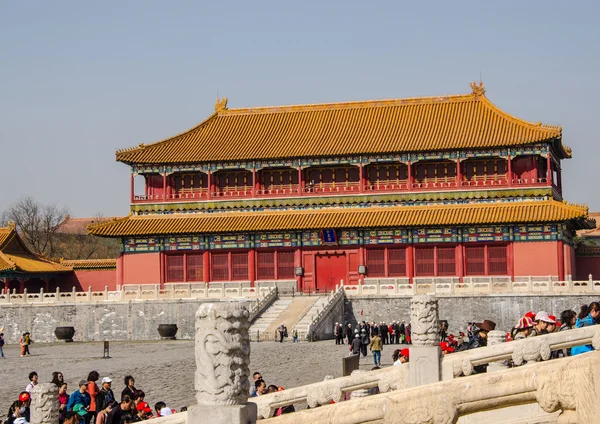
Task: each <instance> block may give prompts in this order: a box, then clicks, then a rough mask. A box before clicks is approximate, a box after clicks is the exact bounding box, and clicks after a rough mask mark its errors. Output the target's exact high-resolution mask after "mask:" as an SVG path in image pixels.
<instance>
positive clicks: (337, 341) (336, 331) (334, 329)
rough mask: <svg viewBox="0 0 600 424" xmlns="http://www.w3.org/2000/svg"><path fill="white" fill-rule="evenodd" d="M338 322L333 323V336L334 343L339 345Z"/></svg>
mask: <svg viewBox="0 0 600 424" xmlns="http://www.w3.org/2000/svg"><path fill="white" fill-rule="evenodd" d="M340 333H341V331H340V324H339V323H337V322H336V323H335V325H334V326H333V337H334V338H335V344H336V345H339V344H340Z"/></svg>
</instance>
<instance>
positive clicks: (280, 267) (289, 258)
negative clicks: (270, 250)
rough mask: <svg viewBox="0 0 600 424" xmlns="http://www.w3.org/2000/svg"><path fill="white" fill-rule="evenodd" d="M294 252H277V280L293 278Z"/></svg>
mask: <svg viewBox="0 0 600 424" xmlns="http://www.w3.org/2000/svg"><path fill="white" fill-rule="evenodd" d="M294 271H295V267H294V252H277V278H278V279H280V280H281V279H284V278H294V277H295V273H294Z"/></svg>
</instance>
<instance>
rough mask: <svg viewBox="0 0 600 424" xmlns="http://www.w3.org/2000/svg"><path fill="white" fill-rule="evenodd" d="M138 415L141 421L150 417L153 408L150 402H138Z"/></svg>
mask: <svg viewBox="0 0 600 424" xmlns="http://www.w3.org/2000/svg"><path fill="white" fill-rule="evenodd" d="M135 409H136V411H137V416H138V418H139V419H140V421H143V420H146V419H148V418H149V417H150V416H151V415H152V409H151V408H150V406H149V405H148V403H146V402H144V401H142V402H138V404H137V406H136V408H135Z"/></svg>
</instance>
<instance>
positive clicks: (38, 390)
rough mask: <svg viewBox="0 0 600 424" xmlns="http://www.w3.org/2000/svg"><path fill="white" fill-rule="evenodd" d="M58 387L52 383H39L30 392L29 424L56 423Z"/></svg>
mask: <svg viewBox="0 0 600 424" xmlns="http://www.w3.org/2000/svg"><path fill="white" fill-rule="evenodd" d="M57 398H58V387H56V384H54V383H40V384H38V385H37V386H35V387H34V388H33V391H32V392H31V421H30V422H31V424H55V423H57V422H58V414H59V404H58V402H57V401H56V399H57Z"/></svg>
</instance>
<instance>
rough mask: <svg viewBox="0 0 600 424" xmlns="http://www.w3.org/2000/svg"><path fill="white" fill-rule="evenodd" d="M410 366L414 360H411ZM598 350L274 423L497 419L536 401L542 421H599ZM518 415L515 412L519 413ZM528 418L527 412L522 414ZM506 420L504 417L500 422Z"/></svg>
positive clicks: (368, 398)
mask: <svg viewBox="0 0 600 424" xmlns="http://www.w3.org/2000/svg"><path fill="white" fill-rule="evenodd" d="M408 366H410V364H408ZM598 375H600V353H599V352H591V353H588V354H584V355H578V356H573V357H569V358H562V359H557V360H554V361H548V362H539V363H532V364H530V365H528V366H526V367H519V368H513V369H510V370H506V371H505V372H502V373H490V374H479V375H473V376H471V377H466V378H464V379H454V380H450V381H442V382H439V383H434V384H429V385H425V386H418V387H415V388H409V389H404V390H394V391H390V392H388V393H382V394H378V395H373V396H366V397H362V398H360V399H355V400H352V401H349V402H342V403H336V404H333V405H327V406H322V407H320V408H314V409H308V410H304V411H298V412H295V413H293V414H284V415H282V416H280V417H277V418H273V419H268V420H266V421H265V423H270V422H273V423H274V424H275V423H277V424H288V423H289V424H295V423H310V424H363V423H397V424H409V423H413V424H417V423H419V424H420V423H422V424H425V423H466V422H486V423H488V422H497V421H498V418H499V417H503V418H506V415H507V413H508V412H509V411H510V409H511V408H514V407H515V406H518V405H528V404H535V403H537V404H538V405H539V407H540V412H541V414H542V415H544V414H545V416H544V417H541V418H545V419H543V421H542V420H537V419H534V420H526V419H523V420H519V419H514V420H513V421H511V422H515V423H516V422H557V421H556V417H551V418H552V420H551V421H548V418H549V415H550V414H554V413H557V414H560V420H559V422H565V423H567V422H569V423H575V422H577V423H581V424H595V423H597V422H598V421H597V420H598V416H599V414H600V381H598ZM474 413H477V414H486V413H487V414H488V415H487V416H486V417H485V418H486V419H485V420H481V418H483V417H482V415H479V418H480V420H479V421H469V420H464V421H463V417H464V418H468V417H467V415H468V414H474ZM515 418H517V417H515ZM522 418H525V417H522ZM502 422H505V421H502Z"/></svg>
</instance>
